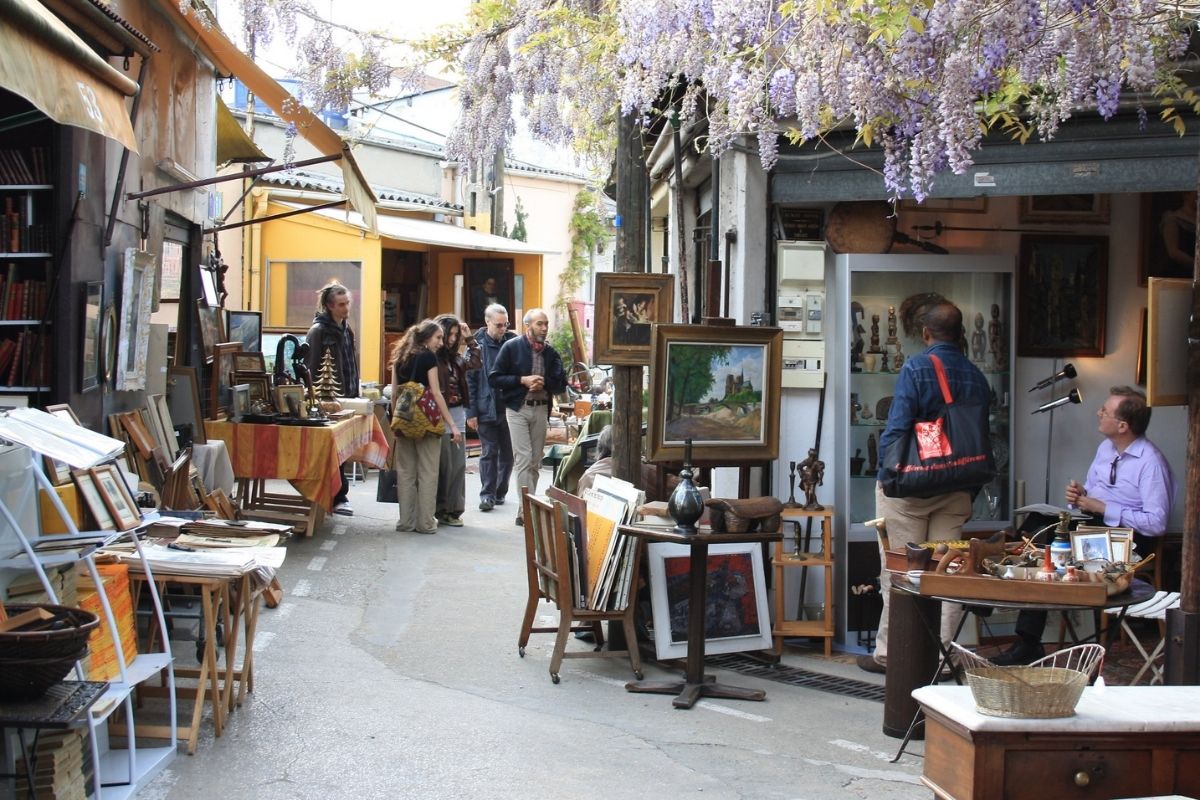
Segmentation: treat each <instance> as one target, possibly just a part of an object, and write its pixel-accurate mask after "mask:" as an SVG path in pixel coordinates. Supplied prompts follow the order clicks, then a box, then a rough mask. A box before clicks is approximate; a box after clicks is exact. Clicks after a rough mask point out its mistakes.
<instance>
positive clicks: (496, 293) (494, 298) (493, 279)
mask: <svg viewBox="0 0 1200 800" xmlns="http://www.w3.org/2000/svg"><path fill="white" fill-rule="evenodd" d="M463 291H464V292H465V293H466V297H465V298H464V302H463V314H464V315H465V316H466V318H467V324H468V325H470V326H471V328H472V329H474V328H479V327H482V326H483V312H484V310H485V309H487V307H488V306H490V305H491V304H492V303H499V304H500V305H502V306H504V308H505V310H507V311H508V313H509V314H510V315H511V314H514V313H516V312H515V300H514V297H513V261H512V259H511V258H468V259H466V260H465V261H463Z"/></svg>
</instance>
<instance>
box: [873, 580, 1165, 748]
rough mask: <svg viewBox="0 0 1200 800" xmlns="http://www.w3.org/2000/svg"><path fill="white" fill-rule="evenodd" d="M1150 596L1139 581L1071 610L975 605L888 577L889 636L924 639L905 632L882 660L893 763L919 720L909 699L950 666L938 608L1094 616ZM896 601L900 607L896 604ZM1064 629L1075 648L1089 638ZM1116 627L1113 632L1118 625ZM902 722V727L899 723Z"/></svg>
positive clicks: (1001, 602)
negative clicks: (896, 742)
mask: <svg viewBox="0 0 1200 800" xmlns="http://www.w3.org/2000/svg"><path fill="white" fill-rule="evenodd" d="M1153 594H1154V587H1152V586H1150V585H1149V584H1147V583H1146V582H1145V581H1140V580H1137V579H1134V580H1133V582H1132V584H1131V585H1130V587H1129V591H1127V592H1123V593H1121V594H1117V595H1113V596H1112V597H1105V598H1104V600H1103V602H1102V603H1101V604H1100V605H1097V606H1088V605H1072V604H1067V603H1035V602H1016V601H1012V600H979V599H976V598H973V597H961V596H959V595H957V594H955V595H929V594H923V593H922V592H921V589H920V588H919V587H917V586H915V585H914V584H913V583H912V582H911V581H910V580H909V579H908V577H907V576H906V575H904V574H893V575H892V598H891V602H890V603H889V604H888V609H889V617H888V627H889V630H891V631H893V632H895V631H900V632H903V631H910V632H911V631H913V630H916V629H923V630H924V631H925V634H926V635H925V636H920V635H911V633H910V635H909V636H908V637H907V639H906V640H903V641H904V647H903V648H901V649H900V650H899V651H898V655H899V656H900V657H899V658H898V657H897V656H893V657H891V658H889V659H888V672H887V679H886V683H885V700H884V720H883V732H884V733H885V734H886V735H888V736H893V737H898V738H899V737H903V741H902V742H901V743H900V749H899V751H898V752H897V753H896V758H894V759H893V761H897V760H899V758H900V756H901V755H903V754H904V750H905V748H906V747H907V746H908V742H909V740H910V739H912V738H914V734H915V733H916V729H917V726H918V725H919V724H920V722H921V719H922V717H921V709H920V707H919V706H918V705H917V703H916V701H915V700H913V699H912V692H913V690H914V689H917V688H918V687H921V686H924V685H926V684H930V683H935V682H936V681H937V677H938V675H939V674H940V672H941V670H942V668H943V667H945V666H947V665H951V666H953V662H952V661H951V660H950V653H949V652H948V651H947V650H946V649H945V648H943V647H942V640H941V630H940V625H939V622H940V620H941V607H942V604H943V603H964V604H966V605H968V606H972V605H974V606H985V607H990V608H996V609H1001V610H1016V611H1075V610H1086V611H1091V612H1093V613H1095V614H1096V615H1097V616H1099V615H1100V614H1101V613H1102V612H1103V611H1104V609H1106V608H1120V609H1121V610H1122V613H1123V612H1124V610H1125V609H1126V608H1128V607H1129V606H1131V605H1135V604H1137V603H1141V602H1143V601H1145V600H1148V599H1149V598H1150V597H1151V596H1152V595H1153ZM898 600H900V602H897V601H898ZM905 601H907V602H905ZM908 616H911V618H907V617H908ZM965 621H966V615H965V614H964V615H963V618H962V619H961V620H959V623H958V629H957V630H955V631H954V638H955V639H957V638H958V634H959V631H961V630H962V626H963V623H964V622H965ZM1067 627H1068V630H1069V632H1070V634H1071V638H1072V639H1073V642H1072V644H1081V643H1083V642H1085V641H1086V640H1087V639H1091V638H1093V636H1087V637H1083V638H1080V637H1079V636H1078V635H1077V634H1076V633H1075V628H1074V626H1072V625H1070V623H1069V622H1068V626H1067ZM1117 627H1119V622H1118V626H1117ZM1100 633H1101V630H1100V626H1099V624H1097V626H1096V633H1095V634H1094V638H1095V639H1096V640H1097V641H1099V639H1100ZM898 641H901V640H898ZM905 660H912V661H913V662H914V663H918V664H920V665H921V666H922V667H924V666H927V665H929V664H937V666H936V667H935V668H934V669H932V670H927V671H922V670H912V669H905V668H904V666H905V664H904V662H905ZM954 679H955V681H956V682H958V683H961V682H962V681H961V680H960V679H959V676H958V673H957V671H955V673H954ZM906 721H907V723H908V724H907V725H906V724H905V723H906Z"/></svg>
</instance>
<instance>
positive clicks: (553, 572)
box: [517, 487, 642, 683]
mask: <svg viewBox="0 0 1200 800" xmlns="http://www.w3.org/2000/svg"><path fill="white" fill-rule="evenodd" d="M521 507H522V516H523V517H524V520H525V558H526V569H527V577H528V580H529V600H528V602H527V603H526V605H525V618H524V620H523V621H522V623H521V634H520V637H519V638H518V639H517V652H518V653H520V655H521V657H522V658H523V657H524V656H525V645H526V644H528V643H529V635H530V634H531V633H554V634H557V636H556V638H555V641H554V652H553V654H552V655H551V657H550V680H551V681H553V682H554V683H558V682H559V673H558V671H559V668H560V667H561V666H562V662H563V659H564V658H596V657H599V658H606V657H616V656H628V657H629V664H630V666H631V667H632V668H633V674H634V675H635V676H636V677H637V679H638V680H641V679H642V660H641V655H640V654H639V653H638V649H637V634H636V631H635V630H634V624H633V617H634V612H635V610H636V609H635V606H634V603H633V598H634V595H635V593H636V590H637V582H636V581H633V580H631V581H630V582H629V583H630V587H629V594H628V597H627V602H626V603H625V608H624V610H622V611H597V610H593V609H590V608H586V607H581V606H580V605H579V603H578V602H577V601H578V598H577V597H574V592H573V591H572V589H571V586H572V581H571V569H570V567H569V563H568V562H569V558H570V549H569V548H570V544H569V543H568V541H567V533H566V532H567V509H566V506H564V505H563V504H562V503H560V502H558V501H557V500H544V499H541V498H538V497H535V496H533V495H531V494H529V491H528V489H527V488H525V487H522V488H521ZM640 562H641V548H640V547H638V548H637V550H636V551H635V553H634V563H633V574H634V575H635V576H636V575H637V574H638V569H639V567H640ZM542 600H546V601H549V602H552V603H554V605H555V606H556V607H557V608H558V613H559V619H558V625H555V626H552V627H551V626H544V627H537V628H535V627H533V618H534V615H535V614H536V613H537V607H538V603H540V602H541V601H542ZM610 620H612V621H616V620H619V621H620V622H621V623H622V625H623V627H624V630H625V641H626V642H627V645H628V649H627V650H603V649H602V646H603V643H604V634H603V631H602V625H601V623H603V622H607V621H610ZM576 631H591V632H592V633H593V634H594V635H595V637H596V646H595V648H594V649H593V650H591V651H587V652H571V653H568V652H566V647H567V639H568V638H569V637H570V634H571V633H573V632H576Z"/></svg>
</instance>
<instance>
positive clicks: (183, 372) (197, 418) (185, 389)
mask: <svg viewBox="0 0 1200 800" xmlns="http://www.w3.org/2000/svg"><path fill="white" fill-rule="evenodd" d="M167 408H168V410H169V411H170V414H171V420H172V421H173V422H174V423H175V424H176V425H188V426H190V428H191V431H192V441H193V442H198V443H200V444H204V443H206V442H207V441H208V438H207V437H206V436H205V435H204V410H203V407H202V406H201V405H200V377H199V374H198V373H197V371H196V368H195V367H169V368H168V369H167Z"/></svg>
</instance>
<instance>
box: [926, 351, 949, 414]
mask: <svg viewBox="0 0 1200 800" xmlns="http://www.w3.org/2000/svg"><path fill="white" fill-rule="evenodd" d="M929 360H930V361H932V362H933V371H934V372H936V373H937V379H938V386H941V387H942V400H943V401H944V402H945V403H946V405H950V404H951V403H953V402H954V395H952V394H950V384H949V383H947V382H946V370H945V369H943V368H942V360H941V359H940V358H938V357H937V356H935V355H933V354H932V353H931V354H930V355H929Z"/></svg>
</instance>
